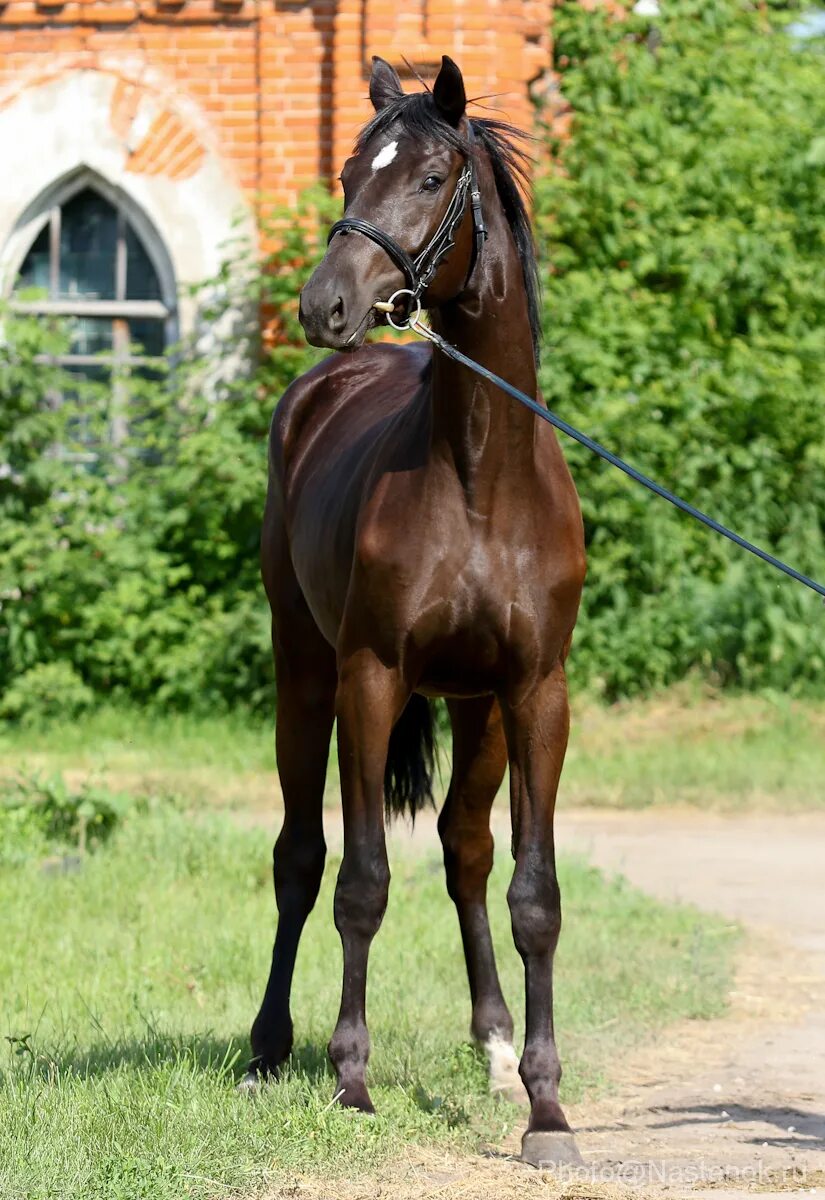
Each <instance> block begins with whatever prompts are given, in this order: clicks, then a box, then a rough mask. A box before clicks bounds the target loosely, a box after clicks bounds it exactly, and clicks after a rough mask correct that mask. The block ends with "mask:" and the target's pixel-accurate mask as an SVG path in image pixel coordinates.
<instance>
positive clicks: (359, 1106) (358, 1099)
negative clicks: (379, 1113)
mask: <svg viewBox="0 0 825 1200" xmlns="http://www.w3.org/2000/svg"><path fill="white" fill-rule="evenodd" d="M335 1099H336V1100H337V1101H338V1103H339V1104H340V1105H341V1107H342V1108H345V1109H347V1111H348V1112H351V1113H356V1114H357V1115H358V1116H362V1117H374V1116H375V1105H374V1104H373V1102H372V1100H371V1099H370V1094H369V1092H368V1091H367V1089H366V1088H365V1087H364V1086H363V1085H357V1084H356V1085H355V1086H350V1087H346V1088H340V1089H339V1090H338V1092H336V1094H335Z"/></svg>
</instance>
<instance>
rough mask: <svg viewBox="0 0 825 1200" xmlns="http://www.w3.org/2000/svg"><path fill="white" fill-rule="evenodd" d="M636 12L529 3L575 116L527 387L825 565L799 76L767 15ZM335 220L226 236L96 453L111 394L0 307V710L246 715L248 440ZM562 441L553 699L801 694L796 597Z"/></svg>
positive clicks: (545, 246) (259, 424)
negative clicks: (566, 617) (565, 632)
mask: <svg viewBox="0 0 825 1200" xmlns="http://www.w3.org/2000/svg"><path fill="white" fill-rule="evenodd" d="M662 8H663V16H662V17H661V18H656V21H655V29H653V28H651V27H650V22H649V21H647V20H643V19H641V18H639V17H629V18H628V19H626V20H624V21H610V20H608V19H607V18H606V16H605V15H604V13H603V12H600V11H598V10H597V11H594V12H586V11H585V10H584V8H583V6H582V5H580V4H579V3H577V2H574V0H570V2H569V3H563V4H561V5H559V6H557V7H556V10H555V24H554V32H555V51H554V53H555V55H556V65H557V67H558V68H559V70H560V71H562V72H563V75H564V90H565V93H566V95H567V96H568V97H569V99H570V101H571V103H572V105H573V107H574V110H575V118H574V124H573V136H572V138H571V139H569V140H565V141H563V142H559V141H558V140H557V139H556V138H555V136H554V134H553V132H552V130H548V131H547V135H546V137H547V144H548V148H549V150H550V151H552V156H551V157H552V162H553V164H554V165H553V166H552V167H550V168H548V169H547V170H545V171H544V174H543V177H542V179H541V181H540V183H539V186H538V189H537V206H536V225H537V234H538V240H539V246H540V249H541V252H542V261H543V263H544V273H545V281H544V282H545V319H544V323H545V333H546V349H545V355H544V360H543V367H542V372H541V380H542V386H543V389H544V394H545V396H546V398H547V400H548V403H549V404H550V405H551V406H552V407H553V408H555V409H557V410H558V411H560V412H561V413H562V414H563V415H564V416H565V417H567V418H568V419H570V420H571V421H573V422H574V423H576V424H578V425H579V426H580V427H582V428H583V429H585V430H586V431H587V432H588V433H590V434H592V435H593V436H595V437H596V438H597V439H598V440H600V441H602V442H604V443H605V444H606V445H608V446H610V447H611V448H612V449H614V450H616V451H617V452H618V453H620V454H622V455H623V456H625V457H627V458H628V459H629V460H630V461H631V462H633V463H634V464H635V465H637V466H638V467H640V468H641V469H642V470H645V471H646V472H647V473H648V474H651V475H653V476H654V477H655V478H657V479H659V480H661V481H662V482H664V483H667V484H669V485H670V486H672V487H673V488H675V489H676V490H677V491H679V492H680V493H681V494H683V495H684V496H686V497H687V498H689V499H691V500H693V501H694V502H695V503H698V504H699V505H700V506H701V507H704V508H705V509H706V510H707V511H709V512H711V513H712V514H713V515H715V516H717V517H718V518H720V519H721V520H723V521H725V522H726V523H729V524H731V525H732V526H733V527H734V528H736V529H738V530H739V531H740V532H741V533H743V534H744V535H746V536H749V537H750V538H752V539H753V540H755V541H758V542H761V543H762V544H764V545H765V546H767V547H769V548H772V549H774V550H775V551H776V552H778V553H779V554H780V555H782V556H783V557H785V558H787V559H788V560H789V561H790V562H792V563H793V564H794V565H796V566H798V567H800V568H801V569H802V570H804V571H806V572H808V573H809V574H812V575H814V576H815V577H816V576H818V577H820V578H825V541H824V539H823V520H824V519H825V469H824V468H825V234H824V233H823V230H824V229H825V226H823V221H822V194H823V187H824V186H825V178H823V176H824V175H825V140H824V139H823V135H822V132H821V131H822V129H825V89H823V87H822V64H823V58H822V55H821V53H820V52H819V51H818V50H817V48H816V47H815V46H814V45H813V44H811V45H806V46H799V45H798V44H795V43H794V41H793V40H792V39H791V38H790V37H789V36H788V35H787V34H786V33H785V32H784V30H783V22H784V21H785V20H786V19H787V13H786V12H784V11H783V9H782V6H776V7H774V8H770V7H769V8H767V9H765V10H764V11H763V7H761V6H760V7H755V8H752V7H750V6H749V5H748V4H745V3H744V2H740V0H667V3H666V4H663V6H662ZM336 209H337V204H336V202H334V201H331V200H330V198H329V197H328V196H327V195H325V194H324V193H323V192H320V191H319V192H315V193H313V194H312V195H310V196H308V197H307V199H306V202H305V204H304V205H303V207H302V209H301V210H300V211H299V213H298V214H297V216H296V214H283V215H282V216H281V218H280V219H279V236H280V239H281V248H280V250H279V251H278V252H277V253H276V254H275V255H273V256H272V258H271V260H270V261H269V262H268V263H266V264H265V266H264V269H263V270H261V267H260V264H259V263H258V261H257V258H256V257H255V256H254V255H252V254H251V252H250V251H249V250H248V249H243V248H242V249H241V250H240V251H239V252H237V253H235V254H234V255H233V256H232V259H231V261H228V262H227V266H226V268H225V269H224V270H223V271H222V272H221V273H220V275H219V277H218V278H217V279H215V280H212V281H209V283H208V284H207V285H206V287H205V288H204V290H203V292H202V293H201V297H200V299H201V306H202V314H203V327H204V328H209V329H210V330H211V331H212V345H211V346H210V347H209V348H208V351H207V352H206V353H205V354H204V352H203V344H202V342H201V343H197V344H193V345H187V346H183V347H179V348H177V349H176V351H175V353H174V354H173V355H172V356H170V360H169V369H168V371H167V373H166V376H165V377H164V378H163V379H162V380H160V381H156V382H145V381H141V380H140V379H138V378H136V377H132V378H126V379H122V380H121V388H120V391H121V393H123V392H126V393H128V395H129V404H130V412H129V416H130V429H129V434H128V437H127V439H126V441H125V442H124V443H122V444H119V445H113V444H112V443H111V441H110V434H109V430H110V421H109V415H110V414H109V408H110V404H111V396H110V394H109V392H107V391H104V390H101V389H100V388H99V387H95V386H94V385H92V384H85V385H82V386H80V387H78V386H77V383H76V381H75V382H74V383H73V385H72V388H71V389H69V388H67V387H66V386H65V380H63V379H62V378H61V375H60V372H59V370H58V369H57V368H55V367H52V366H49V365H44V362H45V364H47V363H48V361H49V359H50V358H53V357H54V356H55V355H57V354H58V353H59V352H60V350H61V348H62V347H63V346H64V345H65V338H64V335H63V333H62V332H61V330H60V329H59V328H53V327H51V326H49V325H46V324H44V323H42V322H40V323H39V322H35V321H33V320H29V319H23V318H13V317H7V318H6V319H5V320H4V339H3V342H2V344H0V695H2V696H3V699H2V701H0V703H2V706H3V707H2V715H4V716H5V717H6V718H8V719H18V720H38V719H42V718H43V717H45V716H48V715H49V714H50V713H51V714H53V715H55V716H58V715H60V714H62V715H68V714H69V713H70V712H72V711H74V712H76V711H78V710H79V709H80V708H82V707H83V705H84V704H85V703H86V700H87V698H88V693H87V692H86V691H85V689H87V688H88V689H91V690H92V691H93V692H94V693H95V695H97V696H102V695H110V696H114V697H115V698H117V697H123V698H124V699H129V700H132V701H137V702H139V703H142V704H149V705H159V706H163V707H165V708H176V709H194V710H198V709H200V710H215V709H222V708H228V707H231V706H237V705H249V706H252V707H258V708H260V707H267V706H269V705H270V704H271V703H272V699H273V682H272V670H271V655H270V649H269V615H268V610H267V606H266V601H265V599H264V596H263V590H262V587H261V585H260V581H259V575H258V538H259V529H260V518H261V512H262V508H263V500H264V492H265V486H266V473H267V468H266V442H267V432H268V426H269V422H270V419H271V415H272V412H273V410H274V407H275V405H276V404H277V401H278V398H279V397H280V395H281V394H282V392H283V390H284V388H285V386H286V385H287V384H288V383H289V382H290V381H291V380H292V379H293V378H294V377H295V376H296V375H298V374H300V373H301V372H302V371H304V370H306V369H307V368H308V367H309V366H310V365H311V364H312V363H313V362H315V361H316V360H317V357H318V355H317V352H315V351H313V350H311V349H309V348H308V347H307V346H306V345H305V344H304V342H303V338H302V335H301V333H300V329H299V328H298V325H297V321H296V310H297V304H296V298H297V295H298V292H299V291H300V287H301V285H302V282H303V280H304V279H305V278H306V276H307V274H308V272H309V270H310V268H311V264H312V263H313V261H314V260H315V258H316V257H317V256H318V254H319V253H320V252H321V248H322V245H323V239H322V238H320V237H315V236H314V233H313V230H314V229H316V228H318V229H321V228H324V227H326V226H327V225H328V224H329V222H330V221H331V219H332V217H333V214H334V212H335V211H336ZM239 260H240V262H241V263H243V264H245V268H244V269H243V270H241V271H240V272H239V271H238V270H237V267H238V263H239ZM206 297H211V299H209V300H208V302H207V301H206ZM262 305H263V306H264V308H265V310H267V311H269V312H272V313H274V314H275V315H276V317H277V320H278V323H279V325H280V332H281V334H282V335H283V336H284V337H285V338H286V342H285V343H284V344H279V345H277V346H275V347H274V348H273V349H271V350H268V351H266V352H262V353H260V354H258V355H257V356H256V355H255V353H253V354H252V356H251V357H252V360H253V361H252V362H251V364H250V367H249V369H248V370H247V371H246V372H242V373H241V374H240V375H239V376H238V375H236V376H235V377H234V378H226V377H225V376H226V373H225V372H223V373H222V372H219V371H218V372H216V371H215V365H216V364H220V363H222V362H224V361H225V360H228V359H231V358H233V357H234V358H237V346H238V341H239V338H240V339H241V340H243V338H246V337H248V331H247V330H246V329H241V330H240V333H239V329H238V322H237V321H236V322H234V323H233V322H228V321H227V320H226V316H227V313H228V312H229V311H235V312H240V313H241V314H243V313H244V312H250V313H252V314H253V321H252V325H253V326H254V325H255V323H256V322H255V320H254V317H255V315H256V314H257V312H258V311H259V309H260V307H261V306H262ZM221 330H225V331H226V332H224V333H223V334H221V332H220V331H221ZM253 340H254V339H253ZM253 349H254V347H253ZM61 393H62V394H63V396H64V400H63V402H62V403H55V402H54V397H55V396H57V395H60V394H61ZM89 442H91V443H92V444H93V446H94V455H93V458H92V461H91V462H90V461H89V458H90V456H89ZM565 452H566V454H567V455H568V458H569V460H570V462H571V465H572V467H573V471H574V474H575V478H576V482H577V484H578V487H579V492H580V494H581V497H582V503H583V508H584V514H585V522H586V528H587V540H588V548H589V561H590V568H589V578H588V583H587V586H586V590H585V600H584V606H583V612H582V617H581V620H580V624H579V628H578V632H577V637H576V644H575V649H574V654H573V657H572V660H571V669H572V672H573V676H574V681H575V683H576V684H577V686H579V687H587V688H590V689H592V690H593V691H595V692H598V693H600V694H603V695H605V696H607V697H616V696H621V695H627V694H631V693H634V692H640V691H645V690H650V689H653V688H656V687H659V686H661V685H664V684H667V683H670V682H672V681H675V680H677V679H679V678H682V677H683V676H685V675H686V674H687V673H689V672H692V671H697V670H698V671H700V672H702V673H704V674H705V675H706V676H708V677H710V678H712V679H713V680H714V681H716V682H719V683H722V684H733V685H737V686H742V685H744V686H748V687H751V686H771V687H776V688H781V689H784V690H789V691H793V690H808V691H813V690H818V691H819V692H820V694H821V692H822V688H823V683H822V680H823V677H824V673H823V667H824V666H825V616H824V615H823V609H822V607H821V605H820V604H819V602H818V601H817V600H816V598H815V597H813V596H812V595H809V594H808V593H806V592H805V591H804V590H803V589H802V588H801V587H799V586H798V585H796V584H794V583H792V582H790V581H789V580H785V579H783V578H781V577H780V576H778V575H776V574H775V573H774V572H773V571H771V570H770V569H769V568H768V567H766V566H764V565H762V564H760V563H758V562H756V561H755V560H751V559H749V558H747V557H746V556H745V555H744V553H743V552H741V551H738V550H736V549H735V548H733V547H732V546H730V545H729V544H728V543H725V542H723V541H722V540H721V539H719V538H717V537H714V536H713V535H712V534H710V533H709V532H708V531H706V530H704V529H703V528H701V527H700V526H698V525H695V524H694V523H692V522H690V521H689V519H688V518H686V517H683V516H681V515H680V514H677V513H675V512H673V511H671V510H670V509H668V508H667V507H666V506H665V505H664V504H663V503H662V502H661V501H658V500H656V499H655V498H653V497H651V496H649V495H648V494H647V493H645V492H643V491H642V490H641V489H640V488H638V487H637V486H636V485H633V484H631V483H630V482H629V481H627V480H625V479H624V478H623V477H621V476H620V475H618V474H617V473H616V472H615V471H613V470H611V469H610V468H608V467H606V466H604V465H603V464H601V463H600V462H599V461H598V460H596V459H595V458H593V457H592V456H591V455H589V454H588V452H587V451H585V450H583V449H581V448H579V447H577V446H575V445H573V444H570V443H566V444H565ZM68 671H70V672H71V675H69V674H67V672H68ZM44 672H45V674H44ZM61 673H62V674H61ZM61 705H62V708H61Z"/></svg>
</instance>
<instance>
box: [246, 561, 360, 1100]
mask: <svg viewBox="0 0 825 1200" xmlns="http://www.w3.org/2000/svg"><path fill="white" fill-rule="evenodd" d="M290 576H291V571H290V572H288V571H287V570H286V569H285V570H284V573H283V574H282V575H281V587H282V588H286V586H287V583H288V582H289V581H290ZM292 583H293V586H292V587H291V588H290V589H289V593H290V594H289V597H288V598H289V601H290V602H289V604H288V606H287V605H286V604H285V603H284V594H283V592H282V593H281V594H280V601H281V609H282V611H281V612H280V613H279V619H278V620H277V622H273V648H274V654H275V675H276V680H277V686H278V709H277V717H276V733H275V744H276V756H277V762H278V774H279V776H280V781H281V789H282V792H283V798H284V820H283V826H282V828H281V832H280V835H279V837H278V840H277V842H276V843H275V848H274V851H273V881H274V885H275V898H276V903H277V907H278V928H277V933H276V936H275V945H274V948H273V951H272V964H271V968H270V972H269V979H268V982H267V985H266V991H265V994H264V998H263V1002H262V1004H261V1008H260V1011H259V1012H258V1015H257V1017H256V1018H255V1022H254V1024H253V1026H252V1036H251V1041H252V1054H253V1057H252V1061H251V1062H250V1065H249V1070H248V1072H247V1075H246V1077H245V1079H244V1081H243V1084H242V1087H244V1088H245V1089H247V1088H248V1089H254V1087H255V1086H256V1083H257V1081H258V1079H259V1078H260V1076H262V1075H263V1076H265V1075H269V1074H273V1073H275V1072H277V1070H278V1068H279V1067H280V1066H281V1064H282V1063H283V1062H284V1061H285V1060H286V1059H287V1058H288V1056H289V1054H290V1052H291V1050H292V1041H293V1026H292V1017H291V1013H290V1002H289V1001H290V992H291V988H292V976H293V972H294V968H295V958H296V955H297V952H298V943H299V940H300V937H301V933H302V931H303V928H304V924H305V922H306V919H307V917H308V916H309V914H310V912H311V911H312V908H313V906H314V904H315V901H316V899H317V896H318V890H319V888H320V885H321V877H322V875H323V870H324V859H325V854H326V846H325V843H324V831H323V797H324V783H325V780H326V770H327V760H328V756H329V743H330V738H331V735H332V724H333V719H334V711H335V688H336V681H337V671H336V664H335V652H334V650H333V649H332V647H331V646H330V645H329V644H328V643H327V642H326V640H325V639H324V638H323V637H322V635H321V633H320V632H319V630H318V629H317V627H316V625H315V623H314V621H313V620H312V617H311V616H310V614H309V611H308V609H307V608H306V605H305V603H304V601H303V597H301V596H300V594H299V593H298V592H297V583H294V581H292ZM273 607H275V606H274V605H273Z"/></svg>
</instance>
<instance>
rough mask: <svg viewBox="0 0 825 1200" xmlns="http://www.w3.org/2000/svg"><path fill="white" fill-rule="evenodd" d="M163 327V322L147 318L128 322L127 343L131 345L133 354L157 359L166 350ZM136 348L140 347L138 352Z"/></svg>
mask: <svg viewBox="0 0 825 1200" xmlns="http://www.w3.org/2000/svg"><path fill="white" fill-rule="evenodd" d="M164 325H165V322H164V321H162V320H161V321H158V320H152V319H151V318H149V317H141V318H139V319H138V318H134V319H132V320H130V322H129V341H130V342H132V343H133V346H132V350H133V353H143V354H148V355H150V356H153V357H154V356H157V357H158V358H159V357H160V356H161V355H162V354H163V351H164V349H165V348H166V333H165V330H164ZM138 347H140V350H139V351H138V349H137V348H138Z"/></svg>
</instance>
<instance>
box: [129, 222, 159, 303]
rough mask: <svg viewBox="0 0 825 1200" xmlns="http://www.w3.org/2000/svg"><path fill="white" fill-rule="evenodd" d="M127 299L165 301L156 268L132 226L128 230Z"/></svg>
mask: <svg viewBox="0 0 825 1200" xmlns="http://www.w3.org/2000/svg"><path fill="white" fill-rule="evenodd" d="M126 299H127V300H161V299H163V297H162V296H161V294H160V280H159V279H158V277H157V273H156V271H155V268H154V267H153V266H152V263H151V261H150V259H149V255H148V254H147V253H146V251H145V249H144V248H143V243H142V242H141V241H140V239H139V238H138V235H137V234H136V233H135V231H134V229H132V226H131V225H128V226H127V228H126Z"/></svg>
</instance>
